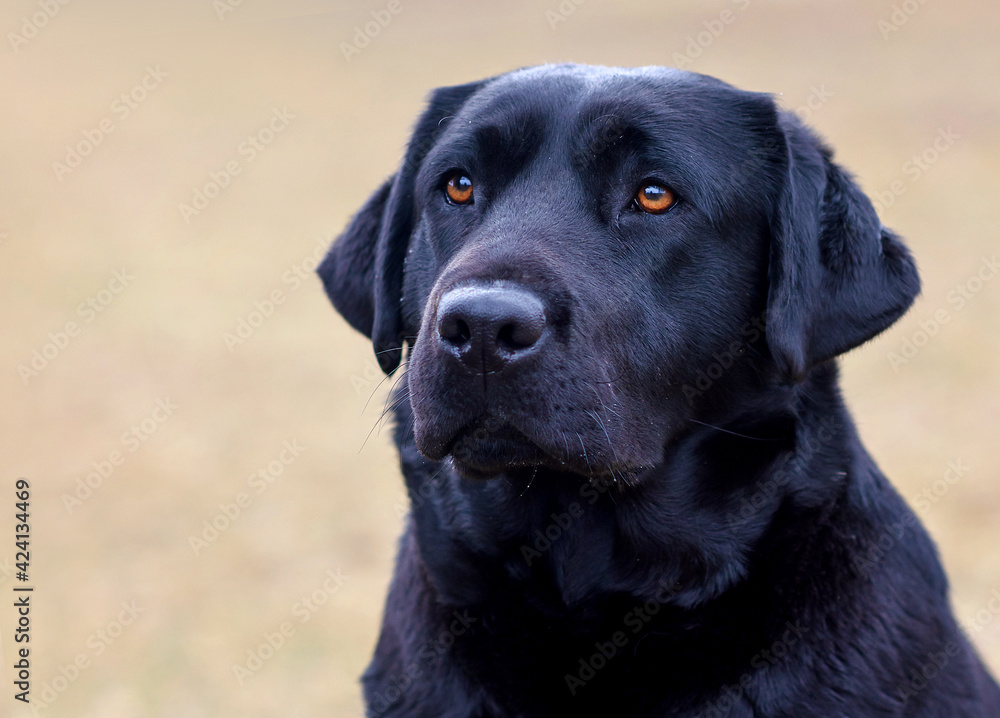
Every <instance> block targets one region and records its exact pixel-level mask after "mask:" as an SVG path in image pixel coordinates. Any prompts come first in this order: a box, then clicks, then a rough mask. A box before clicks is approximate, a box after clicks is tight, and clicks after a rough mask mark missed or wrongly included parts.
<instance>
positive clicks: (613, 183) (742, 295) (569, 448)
mask: <svg viewBox="0 0 1000 718" xmlns="http://www.w3.org/2000/svg"><path fill="white" fill-rule="evenodd" d="M319 272H320V275H321V277H322V279H323V281H324V285H325V287H326V290H327V292H328V294H329V296H330V297H331V299H332V301H333V303H334V304H335V306H336V307H337V308H338V309H339V310H340V311H341V313H342V314H343V315H344V316H345V317H346V318H347V319H348V321H350V322H351V324H352V325H353V326H354V327H356V328H357V329H359V330H360V331H363V332H365V333H366V334H367V335H368V336H370V337H372V339H373V342H374V346H375V350H376V352H377V356H378V357H379V361H380V363H381V365H382V367H383V369H385V370H386V371H390V372H391V371H392V370H393V369H395V367H396V366H397V365H398V363H399V361H400V358H401V352H402V346H403V344H404V342H408V343H409V344H410V347H411V349H410V355H409V367H408V372H407V382H408V388H409V400H410V404H411V406H412V410H413V418H414V436H415V440H416V444H417V447H418V448H419V450H420V451H421V453H423V454H424V455H425V456H427V457H428V458H430V459H433V460H441V459H444V458H445V457H449V456H450V457H451V458H452V459H453V461H454V463H455V466H456V467H457V468H458V469H459V470H460V472H461V473H463V474H464V475H466V476H472V477H488V476H493V475H496V474H498V473H500V472H503V471H508V472H509V471H517V470H519V469H534V468H537V467H539V466H544V467H548V468H551V469H554V470H556V471H565V472H570V473H574V474H581V475H585V476H591V477H595V476H616V477H622V478H624V479H625V480H640V478H641V476H642V474H643V472H644V470H646V469H648V468H650V467H653V466H656V465H657V464H658V463H660V461H661V460H662V457H663V454H664V450H665V447H667V446H668V445H669V444H670V442H671V441H672V440H673V439H674V438H676V437H677V436H678V435H679V433H681V432H683V431H685V429H686V428H687V427H689V425H690V422H703V423H721V422H723V421H726V422H730V423H731V421H732V420H733V418H734V417H738V416H739V415H741V414H752V413H753V412H754V411H755V410H757V409H759V408H760V405H759V402H762V401H768V402H773V401H775V400H776V397H777V398H779V399H780V397H781V396H782V392H781V390H780V387H781V386H787V385H790V384H794V383H795V382H798V381H801V380H802V379H803V378H804V377H805V376H806V375H807V374H808V372H809V371H810V370H811V369H812V368H813V367H815V366H816V365H818V364H821V363H823V362H826V361H828V360H829V359H831V358H832V357H834V356H836V355H837V354H839V353H841V352H843V351H846V350H848V349H850V348H852V347H854V346H856V345H858V344H860V343H861V342H863V341H865V340H867V339H869V338H871V337H872V336H874V335H875V334H877V333H879V332H881V331H882V330H883V329H885V328H886V327H888V326H889V325H890V324H891V323H892V322H893V321H895V320H896V319H897V318H898V317H899V316H900V315H901V314H902V313H903V312H904V311H905V310H906V308H907V307H908V306H909V305H910V303H911V302H912V300H913V298H914V296H915V295H916V293H917V291H918V288H919V282H918V279H917V275H916V270H915V268H914V265H913V262H912V260H911V259H910V257H909V255H908V253H907V252H906V250H905V248H904V247H903V246H902V245H901V244H900V243H899V242H898V240H897V239H896V238H895V237H894V236H893V235H892V234H891V233H889V232H888V231H887V230H885V229H883V228H882V227H881V226H880V224H879V221H878V219H877V217H876V215H875V212H874V210H873V208H872V206H871V204H870V202H869V201H868V200H867V199H866V198H865V197H864V196H863V195H862V194H861V192H860V191H859V190H858V188H857V187H856V186H855V184H854V183H853V182H852V181H851V179H850V178H849V177H848V176H847V175H846V174H845V173H844V172H843V171H842V170H841V169H840V168H839V167H837V166H836V165H835V164H833V163H832V162H831V160H830V154H829V152H828V151H827V150H826V149H825V148H823V147H822V146H821V145H820V143H819V142H818V141H817V140H816V139H815V138H814V136H813V135H812V134H811V133H809V131H808V130H806V129H805V128H804V127H802V126H801V124H800V123H799V122H798V121H797V119H796V118H795V117H793V116H791V115H788V114H786V113H782V112H781V111H779V110H778V109H777V108H776V107H775V105H774V102H773V100H772V99H771V98H770V97H769V96H767V95H761V94H756V93H749V92H743V91H739V90H737V89H735V88H732V87H731V86H729V85H726V84H725V83H722V82H720V81H717V80H713V79H711V78H706V77H704V76H700V75H694V74H691V73H685V72H680V71H674V70H667V69H663V68H641V69H635V70H621V69H609V68H595V67H586V66H544V67H539V68H531V69H527V70H521V71H517V72H513V73H510V74H507V75H503V76H500V77H497V78H493V79H490V80H485V81H483V82H478V83H472V84H469V85H463V86H458V87H452V88H444V89H441V90H438V91H437V92H435V93H434V95H433V96H432V98H431V100H430V103H429V107H428V109H427V110H426V111H425V113H424V115H423V116H422V117H421V118H420V120H419V121H418V123H417V126H416V128H415V131H414V135H413V138H412V139H411V142H410V145H409V147H408V150H407V153H406V157H405V159H404V162H403V165H402V167H401V168H400V169H399V171H398V172H397V173H396V174H395V175H394V176H393V177H392V178H390V179H389V180H388V181H387V182H386V184H385V185H384V186H383V187H382V188H380V189H379V190H378V191H377V192H376V193H375V194H374V195H373V196H372V197H371V198H370V199H369V201H368V202H367V204H366V205H365V206H364V207H363V208H362V209H361V211H360V212H359V213H358V214H357V215H356V216H355V218H354V220H353V221H352V223H351V225H350V226H349V227H348V229H347V230H346V231H345V232H344V234H342V235H341V236H340V237H339V238H338V239H337V241H336V242H335V243H334V245H333V247H332V248H331V250H330V253H329V254H328V256H327V257H326V259H325V260H324V262H323V263H322V265H321V266H320V268H319Z"/></svg>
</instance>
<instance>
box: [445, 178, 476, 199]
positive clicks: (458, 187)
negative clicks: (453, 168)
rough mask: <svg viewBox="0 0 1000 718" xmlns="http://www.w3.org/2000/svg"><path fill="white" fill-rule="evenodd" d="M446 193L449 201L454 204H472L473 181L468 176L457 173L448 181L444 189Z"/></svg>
mask: <svg viewBox="0 0 1000 718" xmlns="http://www.w3.org/2000/svg"><path fill="white" fill-rule="evenodd" d="M444 192H445V194H446V195H447V196H448V200H449V201H450V202H452V203H453V204H471V203H472V180H471V179H469V177H468V175H465V174H463V173H461V172H456V173H455V174H453V175H452V176H451V178H450V179H449V180H448V184H446V185H445V187H444Z"/></svg>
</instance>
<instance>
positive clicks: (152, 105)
mask: <svg viewBox="0 0 1000 718" xmlns="http://www.w3.org/2000/svg"><path fill="white" fill-rule="evenodd" d="M501 7H502V9H501ZM998 33H1000V5H995V4H989V3H983V2H973V1H972V0H949V2H948V3H944V2H943V1H942V0H898V1H895V0H877V1H874V2H873V1H871V0H869V1H866V2H861V1H860V0H859V1H857V2H848V1H838V2H819V1H818V0H816V1H812V2H766V1H765V0H712V1H711V2H698V3H695V2H693V1H692V2H672V3H669V4H667V3H663V4H655V3H650V2H648V1H646V2H621V1H619V2H610V0H563V1H562V2H561V3H560V2H557V1H556V0H551V1H549V2H545V1H543V2H534V3H528V2H505V3H503V5H502V6H501V5H500V3H486V2H469V3H464V4H457V3H453V2H437V1H426V2H420V3H417V2H409V1H408V0H392V2H388V1H387V0H386V1H384V0H374V1H373V2H364V3H361V2H358V3H346V2H334V1H333V0H281V1H280V2H279V1H278V0H242V1H241V0H178V1H173V2H170V3H167V2H153V1H151V0H146V1H145V2H136V1H134V0H129V1H126V0H77V1H75V2H69V0H5V2H4V3H3V4H2V7H0V35H2V37H0V103H2V115H0V129H2V132H0V306H2V310H0V311H2V312H3V324H2V328H3V331H2V334H0V470H2V476H0V487H2V490H0V516H2V517H3V519H2V520H0V531H2V533H0V591H2V592H3V594H2V599H0V605H2V608H0V636H2V640H3V663H4V667H5V670H6V677H5V678H4V679H3V686H4V687H3V688H2V689H0V705H2V706H3V710H11V715H14V716H20V715H27V714H28V711H26V710H24V708H23V707H22V706H20V705H19V704H18V703H17V701H15V700H14V699H13V692H14V690H13V688H12V681H13V679H14V678H13V673H12V666H13V664H14V662H15V661H16V660H17V659H16V658H15V653H14V652H15V649H16V648H17V647H20V646H21V645H22V644H16V643H15V642H14V640H13V635H14V634H13V631H14V628H15V626H16V616H15V614H14V610H13V608H12V607H11V605H10V604H12V602H13V601H12V599H11V600H8V599H9V598H11V597H12V596H14V594H13V593H12V591H11V589H12V587H13V586H14V585H15V584H20V582H19V581H18V580H17V578H16V575H15V573H16V570H17V569H16V566H15V564H16V561H15V555H14V554H15V551H16V549H15V547H14V539H13V533H14V519H13V514H14V511H15V509H14V502H15V499H14V483H15V480H16V479H17V478H18V477H25V478H27V479H28V480H29V482H30V484H31V487H32V489H31V490H32V498H31V504H30V512H31V555H30V575H29V581H28V585H33V586H34V587H35V591H34V593H33V595H32V599H31V601H32V612H31V643H30V647H31V671H32V698H33V700H35V701H36V702H38V703H37V705H36V708H39V709H41V712H42V713H43V714H45V715H51V716H71V717H73V718H80V717H89V716H100V717H101V718H118V717H119V716H121V717H123V718H124V717H130V716H151V717H159V716H164V717H166V716H170V717H171V718H173V717H174V716H185V717H187V718H198V717H200V716H213V717H217V716H244V717H256V716H274V715H289V716H356V715H360V710H361V707H360V706H361V704H360V698H359V688H358V684H357V677H358V676H359V674H360V672H361V671H362V670H363V667H364V666H365V665H366V663H367V661H368V658H369V656H370V654H371V651H372V649H373V646H374V641H375V638H376V633H377V630H378V625H379V620H380V614H381V610H382V602H383V598H384V595H385V590H386V586H387V582H388V580H389V576H390V572H391V569H392V560H393V554H394V545H395V540H396V537H397V535H398V534H399V532H400V528H401V524H402V516H403V515H404V514H405V511H406V502H405V494H404V492H403V489H402V481H401V479H400V477H399V475H398V471H397V467H396V458H395V455H394V452H393V450H392V448H391V446H390V441H389V436H388V432H387V431H385V430H382V431H380V430H379V429H378V428H377V424H378V418H379V413H380V411H381V409H382V405H383V402H384V399H385V395H386V389H387V386H388V384H389V382H386V383H380V382H381V379H382V377H381V375H380V373H379V372H378V370H377V366H376V364H375V362H374V360H373V356H372V352H371V348H370V346H369V345H368V343H367V342H366V340H365V339H364V338H362V337H360V336H358V335H356V334H355V333H353V332H352V331H351V330H350V329H349V327H348V326H347V325H346V323H345V322H343V321H342V320H341V319H340V318H339V317H338V316H337V315H336V314H335V313H334V311H333V309H332V308H331V307H330V306H329V304H328V303H327V301H326V298H325V297H324V295H323V293H322V290H321V287H320V284H319V282H318V281H317V280H316V278H315V277H314V276H313V274H312V269H313V268H314V267H315V265H316V264H317V262H318V260H319V259H320V258H321V256H322V253H323V251H324V249H325V247H326V245H327V243H328V242H329V240H330V239H331V238H332V237H333V236H334V235H335V234H336V233H337V232H339V230H340V229H341V228H342V227H343V226H344V224H345V223H346V222H347V220H348V219H349V217H350V215H351V214H352V213H353V212H354V211H355V210H356V209H357V208H358V207H360V205H361V203H362V202H363V201H364V200H365V199H366V198H367V196H368V195H369V193H370V192H371V191H372V190H373V189H374V188H375V187H376V186H377V184H378V183H379V182H380V181H381V180H382V179H383V178H384V177H385V176H386V175H388V174H389V173H391V172H392V171H394V169H395V166H396V164H397V162H398V160H399V158H400V156H401V153H402V150H403V147H404V145H405V143H406V140H407V137H408V132H409V128H410V126H411V124H412V122H413V121H414V119H415V117H416V115H417V113H418V112H419V111H420V109H421V104H422V102H423V99H424V98H425V96H426V95H427V93H428V91H429V90H430V89H431V88H433V87H436V86H439V85H445V84H454V83H460V82H465V81H468V80H472V79H476V78H480V77H484V76H488V75H492V74H495V73H499V72H503V71H506V70H509V69H513V68H517V67H521V66H525V65H533V64H537V63H545V62H563V61H574V62H586V63H598V64H608V65H629V66H631V65H650V64H659V65H673V66H680V67H685V68H687V69H691V70H695V71H698V72H703V73H707V74H711V75H716V76H718V77H721V78H723V79H725V80H727V81H729V82H731V83H733V84H735V85H738V86H740V87H743V88H746V89H752V90H760V91H767V92H773V93H776V94H777V96H778V97H779V99H780V101H781V102H782V103H783V105H784V106H785V107H787V108H789V109H793V110H796V111H798V112H799V113H800V114H801V115H802V116H803V117H804V118H805V119H806V120H807V121H808V122H809V123H810V124H812V125H813V126H814V127H816V128H817V129H818V130H819V131H820V133H821V134H822V135H824V136H825V137H826V138H827V139H828V140H829V141H830V143H831V144H832V145H833V146H834V147H835V148H836V149H837V153H838V157H839V159H840V161H841V162H842V163H843V164H845V165H846V166H847V167H849V168H851V169H852V170H853V171H854V172H855V173H856V174H857V176H858V179H859V181H860V182H861V184H862V186H863V187H864V188H865V190H866V191H867V192H868V193H869V195H870V196H872V197H873V198H874V199H876V200H877V202H878V205H879V210H880V214H881V216H882V217H883V220H884V221H885V222H886V224H888V225H890V226H891V227H893V228H895V229H896V230H897V231H898V232H899V233H901V234H902V235H903V236H904V237H906V238H907V240H908V242H909V246H910V247H911V248H912V249H913V251H914V253H915V254H916V257H917V259H918V262H919V264H920V267H921V270H922V274H923V279H924V292H923V295H922V297H921V298H920V299H919V300H918V302H917V304H916V305H915V306H914V307H913V309H912V310H911V311H910V312H909V314H908V315H907V316H906V318H905V319H904V320H903V321H901V322H900V323H899V324H898V325H897V326H896V327H894V328H893V329H892V330H891V331H889V332H888V333H886V334H885V335H884V336H882V337H880V338H879V339H877V340H875V341H873V342H871V343H869V344H868V345H866V346H864V347H862V348H860V349H858V350H856V351H854V352H853V353H852V354H851V355H850V356H848V357H847V358H846V359H845V360H844V361H843V370H844V385H845V392H846V395H847V399H848V402H849V404H850V405H851V407H852V408H853V410H854V413H855V416H856V418H857V421H858V424H859V426H860V430H861V433H862V436H863V438H864V440H865V441H866V443H867V446H868V448H869V449H870V451H871V452H872V454H873V455H874V457H875V459H876V460H877V461H878V463H879V464H880V465H881V467H882V468H883V469H884V470H885V471H886V472H887V473H888V475H889V476H890V477H891V478H892V479H893V480H894V482H895V483H896V485H897V486H898V487H899V489H900V491H901V492H902V493H903V494H904V495H905V496H906V497H907V498H908V499H909V500H910V502H911V504H912V505H914V506H915V507H916V508H917V510H918V513H919V514H920V516H921V517H922V519H923V520H924V521H925V522H926V524H927V526H928V527H929V529H930V531H931V533H932V534H933V535H934V537H935V538H936V540H937V542H938V544H939V546H940V550H941V553H942V556H943V559H944V563H945V566H946V568H947V569H948V571H949V573H950V576H951V580H952V585H953V600H954V604H955V608H956V612H957V614H958V616H959V618H960V620H961V621H962V622H963V624H964V625H965V626H966V627H967V629H968V631H969V634H970V635H971V637H972V639H973V640H974V642H975V643H976V644H977V645H978V646H979V648H980V649H981V651H982V653H983V654H984V655H985V657H986V659H987V660H988V661H989V663H990V665H991V666H992V667H993V669H994V670H995V671H1000V620H998V616H997V615H996V613H997V612H996V610H995V609H996V608H997V607H998V605H1000V601H998V600H993V601H992V604H991V598H996V597H1000V551H998V550H997V546H1000V451H998V449H997V446H998V436H997V429H998V426H1000V400H998V397H1000V363H998V358H997V357H998V354H1000V320H998V316H1000V278H997V277H995V276H994V275H996V274H1000V272H998V270H997V268H996V267H994V265H995V263H996V261H997V258H998V255H1000V246H998V245H1000V241H998V229H997V228H998V227H1000V205H998V203H997V195H998V190H1000V182H998V179H997V177H998V172H1000V122H998V117H1000V92H998V85H997V77H1000V48H998V45H997V37H998ZM3 501H6V502H7V503H6V504H3V503H2V502H3ZM991 605H992V609H991Z"/></svg>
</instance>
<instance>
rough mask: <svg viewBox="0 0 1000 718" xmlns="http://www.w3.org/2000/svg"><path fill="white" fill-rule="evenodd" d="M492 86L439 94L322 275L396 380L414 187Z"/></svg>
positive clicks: (323, 265) (339, 241)
mask: <svg viewBox="0 0 1000 718" xmlns="http://www.w3.org/2000/svg"><path fill="white" fill-rule="evenodd" d="M487 82H489V80H482V81H480V82H472V83H468V84H465V85H456V86H454V87H442V88H440V89H437V90H435V91H434V92H433V93H432V95H431V97H430V100H429V101H428V104H427V109H426V110H424V113H423V114H422V115H421V116H420V119H419V120H417V124H416V127H415V128H414V130H413V135H412V136H411V138H410V142H409V144H408V145H407V148H406V154H405V155H404V157H403V164H402V166H401V167H400V169H399V171H397V172H396V174H394V175H393V176H392V177H390V178H389V179H388V180H387V181H386V182H385V184H383V185H382V186H381V187H380V188H379V189H378V190H376V191H375V193H374V194H373V195H372V196H371V197H370V198H369V199H368V201H367V202H365V204H364V206H363V207H362V208H361V209H360V210H359V211H358V213H357V214H356V215H354V218H353V219H352V220H351V222H350V224H349V225H348V226H347V229H345V230H344V232H343V233H342V234H341V235H340V236H339V237H337V239H335V240H334V242H333V245H332V246H331V247H330V250H329V251H328V252H327V255H326V257H325V258H324V259H323V261H322V262H321V263H320V265H319V267H318V268H317V269H316V271H317V273H318V274H319V276H320V279H322V280H323V287H324V289H326V294H327V296H328V297H329V298H330V301H331V302H333V306H334V307H336V308H337V311H339V312H340V313H341V314H342V315H343V316H344V318H345V319H346V320H347V321H348V323H350V325H351V326H352V327H354V328H355V329H357V330H358V331H359V332H361V333H363V334H365V335H366V336H368V337H370V338H371V340H372V345H373V346H374V348H375V355H376V357H377V358H378V363H379V366H381V367H382V371H384V372H385V373H386V374H391V373H392V372H393V371H395V369H396V367H398V366H399V363H400V361H401V360H402V356H403V341H404V337H403V320H402V312H401V308H400V301H401V299H402V293H403V262H404V260H405V259H406V252H407V249H408V247H409V243H410V235H411V233H412V232H413V222H414V206H413V183H414V180H415V178H416V175H417V172H418V171H419V169H420V165H421V163H422V162H423V160H424V157H426V155H427V152H428V151H429V150H430V148H431V147H433V145H434V143H435V142H436V141H437V139H438V137H440V135H441V133H442V132H443V131H444V128H445V127H446V126H447V125H448V123H449V121H450V120H451V118H452V116H453V115H454V114H455V113H456V112H458V110H459V108H461V106H462V104H463V103H464V102H465V101H466V100H467V99H468V98H469V97H470V96H471V95H472V94H473V93H474V92H476V90H478V89H479V88H480V87H482V86H483V85H485V84H486V83H487Z"/></svg>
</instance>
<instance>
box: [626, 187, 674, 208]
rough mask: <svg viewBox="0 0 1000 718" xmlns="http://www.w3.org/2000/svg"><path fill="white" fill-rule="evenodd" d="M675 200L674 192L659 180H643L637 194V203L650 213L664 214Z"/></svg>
mask: <svg viewBox="0 0 1000 718" xmlns="http://www.w3.org/2000/svg"><path fill="white" fill-rule="evenodd" d="M675 201H676V198H675V197H674V193H673V192H671V191H670V190H669V189H667V188H666V187H665V186H663V185H662V184H660V183H659V182H643V183H642V186H641V187H640V188H639V192H638V193H637V194H636V195H635V203H636V205H638V207H639V209H641V210H642V211H643V212H648V213H649V214H663V213H664V212H666V211H667V210H668V209H670V208H671V207H673V206H674V202H675Z"/></svg>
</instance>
